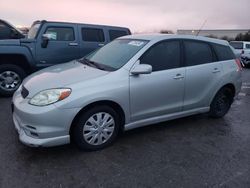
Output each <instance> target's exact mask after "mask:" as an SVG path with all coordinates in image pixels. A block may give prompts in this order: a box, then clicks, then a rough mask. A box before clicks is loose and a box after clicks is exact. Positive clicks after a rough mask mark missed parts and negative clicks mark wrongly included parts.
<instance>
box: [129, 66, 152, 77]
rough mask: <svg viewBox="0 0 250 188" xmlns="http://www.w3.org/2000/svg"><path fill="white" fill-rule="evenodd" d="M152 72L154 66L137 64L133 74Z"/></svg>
mask: <svg viewBox="0 0 250 188" xmlns="http://www.w3.org/2000/svg"><path fill="white" fill-rule="evenodd" d="M151 72H152V66H151V65H148V64H137V65H135V67H134V68H133V69H132V71H131V74H134V75H139V74H150V73H151Z"/></svg>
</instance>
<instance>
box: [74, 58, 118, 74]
mask: <svg viewBox="0 0 250 188" xmlns="http://www.w3.org/2000/svg"><path fill="white" fill-rule="evenodd" d="M78 61H79V62H80V63H83V64H86V65H88V66H91V67H95V68H97V69H100V70H106V71H114V70H115V69H114V68H113V67H109V66H106V65H103V64H101V63H97V62H94V61H90V60H88V59H86V58H82V59H79V60H78Z"/></svg>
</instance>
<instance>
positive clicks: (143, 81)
mask: <svg viewBox="0 0 250 188" xmlns="http://www.w3.org/2000/svg"><path fill="white" fill-rule="evenodd" d="M180 49H181V46H180V42H179V41H178V40H166V41H164V42H160V43H158V44H155V45H154V46H152V47H151V48H150V49H149V50H147V51H146V52H145V53H144V54H143V55H142V57H141V58H140V63H141V64H149V65H151V66H152V68H153V72H152V73H151V74H142V75H139V76H136V75H131V76H130V108H131V109H130V110H131V121H137V120H140V119H145V118H151V117H155V116H160V115H166V114H171V113H175V112H180V111H181V110H182V105H183V93H184V80H185V67H182V65H181V50H180Z"/></svg>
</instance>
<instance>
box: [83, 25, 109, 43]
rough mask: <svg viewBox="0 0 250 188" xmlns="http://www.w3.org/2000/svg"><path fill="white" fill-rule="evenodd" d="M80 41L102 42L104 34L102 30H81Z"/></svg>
mask: <svg viewBox="0 0 250 188" xmlns="http://www.w3.org/2000/svg"><path fill="white" fill-rule="evenodd" d="M82 39H83V41H86V42H104V41H105V38H104V33H103V30H102V29H96V28H82Z"/></svg>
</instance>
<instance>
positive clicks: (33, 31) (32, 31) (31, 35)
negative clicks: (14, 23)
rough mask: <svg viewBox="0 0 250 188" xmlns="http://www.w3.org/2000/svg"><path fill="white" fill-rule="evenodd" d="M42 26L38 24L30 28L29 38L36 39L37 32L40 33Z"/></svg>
mask: <svg viewBox="0 0 250 188" xmlns="http://www.w3.org/2000/svg"><path fill="white" fill-rule="evenodd" d="M40 25H41V24H40V23H37V24H34V25H33V26H32V27H31V28H30V30H29V32H28V36H27V38H28V39H34V38H35V37H36V34H37V31H38V29H39V27H40Z"/></svg>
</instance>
